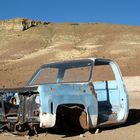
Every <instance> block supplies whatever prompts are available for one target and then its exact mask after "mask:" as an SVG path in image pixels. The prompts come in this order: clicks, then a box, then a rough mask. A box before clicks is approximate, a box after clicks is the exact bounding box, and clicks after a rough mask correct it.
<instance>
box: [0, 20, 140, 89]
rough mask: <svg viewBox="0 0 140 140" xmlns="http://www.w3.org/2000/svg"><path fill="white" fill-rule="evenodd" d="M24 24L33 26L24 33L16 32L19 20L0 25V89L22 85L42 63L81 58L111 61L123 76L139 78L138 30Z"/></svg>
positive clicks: (0, 22) (110, 25) (96, 24)
mask: <svg viewBox="0 0 140 140" xmlns="http://www.w3.org/2000/svg"><path fill="white" fill-rule="evenodd" d="M9 21H10V25H9V24H7V23H8V22H9ZM17 21H18V22H17ZM26 21H28V22H27V23H28V25H29V23H34V25H33V26H28V28H24V29H25V30H21V28H18V29H17V28H16V26H17V25H20V27H21V26H23V24H22V25H21V24H20V22H23V19H20V20H19V19H16V20H8V21H0V77H1V78H0V85H1V87H2V86H4V85H5V86H6V87H14V86H22V85H24V84H25V83H26V82H27V80H29V78H30V77H31V75H32V74H33V73H34V72H35V70H36V69H37V68H38V67H39V66H40V65H41V64H43V63H48V62H52V61H58V60H66V59H76V58H83V57H104V58H110V59H114V60H115V61H117V63H118V64H119V66H120V68H121V71H122V73H123V75H124V76H139V75H140V57H139V52H140V27H139V26H127V25H115V24H104V23H48V22H37V23H38V24H35V21H34V22H32V20H27V19H26ZM17 23H18V24H17ZM44 23H45V24H44ZM46 23H47V24H46ZM3 24H4V25H6V28H4V27H5V26H3ZM14 25H15V26H14ZM30 25H31V24H30ZM8 26H12V27H13V26H14V28H8Z"/></svg>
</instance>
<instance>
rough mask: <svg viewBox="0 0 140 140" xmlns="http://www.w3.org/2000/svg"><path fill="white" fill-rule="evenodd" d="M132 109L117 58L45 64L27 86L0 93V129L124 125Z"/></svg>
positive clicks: (4, 90)
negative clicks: (67, 124)
mask: <svg viewBox="0 0 140 140" xmlns="http://www.w3.org/2000/svg"><path fill="white" fill-rule="evenodd" d="M128 108H129V107H128V94H127V91H126V89H125V85H124V82H123V80H122V76H121V73H120V70H119V68H118V66H117V64H116V63H115V62H113V61H112V60H108V59H100V58H89V59H80V60H71V61H63V62H56V63H50V64H44V65H42V66H41V67H40V68H39V69H38V70H37V71H36V73H35V74H34V75H33V77H32V78H31V80H30V81H29V82H28V83H27V85H26V86H25V87H23V88H20V89H3V90H0V127H1V129H2V128H4V127H7V128H8V129H9V130H11V131H17V132H26V131H28V130H32V129H36V128H38V127H39V128H51V127H54V126H56V125H65V123H69V125H76V126H80V127H82V128H83V129H84V130H89V129H92V128H97V127H106V126H112V125H118V124H121V123H124V122H125V121H126V119H127V116H128Z"/></svg>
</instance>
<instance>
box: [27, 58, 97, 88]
mask: <svg viewBox="0 0 140 140" xmlns="http://www.w3.org/2000/svg"><path fill="white" fill-rule="evenodd" d="M93 63H94V62H93V60H90V59H84V60H73V61H63V62H59V63H50V64H44V65H42V66H41V67H40V68H39V69H38V70H37V71H36V72H35V74H34V75H33V77H32V78H31V80H29V82H28V83H27V85H26V86H32V85H40V84H56V83H81V82H88V81H90V80H91V77H92V70H93ZM45 70H47V71H48V72H46V73H45V72H44V71H45ZM82 71H83V72H82ZM43 72H44V74H43ZM46 75H47V76H48V77H47V78H46V80H44V79H45V76H46ZM49 76H50V77H49ZM80 78H81V79H80Z"/></svg>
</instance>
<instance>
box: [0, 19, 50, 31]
mask: <svg viewBox="0 0 140 140" xmlns="http://www.w3.org/2000/svg"><path fill="white" fill-rule="evenodd" d="M48 23H49V22H43V21H35V20H31V19H26V18H15V19H9V20H3V21H0V30H22V31H23V30H27V29H29V28H30V27H33V26H37V25H39V24H48Z"/></svg>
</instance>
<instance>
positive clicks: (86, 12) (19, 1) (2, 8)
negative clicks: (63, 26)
mask: <svg viewBox="0 0 140 140" xmlns="http://www.w3.org/2000/svg"><path fill="white" fill-rule="evenodd" d="M16 17H24V18H30V19H33V20H41V21H49V22H82V23H83V22H86V23H87V22H88V23H89V22H90V23H91V22H103V23H113V24H127V25H134V26H135V25H136V26H137V25H138V26H140V0H0V20H5V19H10V18H16Z"/></svg>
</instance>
